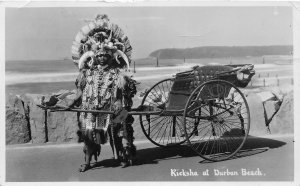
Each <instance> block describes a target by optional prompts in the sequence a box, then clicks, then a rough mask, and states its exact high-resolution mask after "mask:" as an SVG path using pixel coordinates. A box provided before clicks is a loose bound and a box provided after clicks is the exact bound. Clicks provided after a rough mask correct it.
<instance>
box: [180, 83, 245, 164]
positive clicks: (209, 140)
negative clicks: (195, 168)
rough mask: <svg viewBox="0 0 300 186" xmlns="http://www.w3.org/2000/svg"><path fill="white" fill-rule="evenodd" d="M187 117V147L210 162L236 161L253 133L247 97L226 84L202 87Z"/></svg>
mask: <svg viewBox="0 0 300 186" xmlns="http://www.w3.org/2000/svg"><path fill="white" fill-rule="evenodd" d="M183 117H184V118H183V123H184V131H185V136H186V140H187V143H188V144H189V146H190V147H191V148H192V150H193V151H195V152H196V153H197V154H198V155H199V156H201V157H202V158H204V159H205V160H209V161H222V160H226V159H229V158H232V157H233V156H234V155H235V154H236V153H238V151H239V150H240V149H241V148H242V147H243V145H244V143H245V141H246V139H247V136H248V134H249V130H250V111H249V106H248V103H247V100H246V98H245V96H244V95H243V93H242V92H241V91H240V90H239V89H238V88H237V87H236V86H235V85H233V84H232V83H230V82H228V81H224V80H211V81H207V82H205V83H203V84H201V85H200V86H198V87H197V88H196V89H195V90H194V91H193V92H192V94H191V95H190V97H189V99H188V101H187V103H186V106H185V110H184V113H183ZM195 118H198V123H197V124H195V125H194V131H193V134H194V135H193V136H192V137H190V129H189V126H191V125H190V123H191V122H194V121H195ZM195 134H197V135H195Z"/></svg>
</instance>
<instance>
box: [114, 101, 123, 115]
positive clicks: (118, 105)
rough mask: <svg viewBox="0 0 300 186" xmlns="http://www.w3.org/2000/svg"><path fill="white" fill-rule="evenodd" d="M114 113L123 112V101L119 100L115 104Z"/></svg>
mask: <svg viewBox="0 0 300 186" xmlns="http://www.w3.org/2000/svg"><path fill="white" fill-rule="evenodd" d="M113 107H114V111H115V112H116V113H118V112H119V111H121V110H122V102H121V100H117V101H116V102H115V103H114V106H113Z"/></svg>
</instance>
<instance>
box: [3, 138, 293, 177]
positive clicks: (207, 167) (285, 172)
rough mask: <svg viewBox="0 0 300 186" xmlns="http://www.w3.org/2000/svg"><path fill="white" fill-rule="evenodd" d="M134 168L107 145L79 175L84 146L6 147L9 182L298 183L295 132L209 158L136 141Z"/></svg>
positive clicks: (183, 147)
mask: <svg viewBox="0 0 300 186" xmlns="http://www.w3.org/2000/svg"><path fill="white" fill-rule="evenodd" d="M135 144H136V146H137V149H138V151H137V157H136V158H137V159H136V161H135V164H134V166H131V167H126V168H122V167H121V166H119V165H118V163H117V162H116V161H115V160H113V159H112V151H111V149H110V146H109V145H107V144H106V145H103V146H102V152H101V155H100V159H99V160H98V162H97V163H93V168H92V169H90V170H88V171H86V172H84V173H80V172H79V171H78V168H79V167H80V165H81V164H82V163H84V159H83V152H82V146H83V144H82V143H81V144H77V143H71V144H55V143H47V144H43V145H38V144H22V145H9V146H6V182H50V181H51V182H52V181H59V182H65V181H67V182H77V181H208V182H210V181H293V180H294V136H293V135H292V134H291V135H266V136H249V138H248V139H247V141H246V143H245V145H244V146H243V148H242V150H241V151H240V152H239V153H238V154H237V156H236V157H234V158H232V159H229V160H226V161H221V162H208V161H206V160H203V159H202V158H201V157H199V156H197V155H196V154H195V153H193V152H192V151H191V150H190V148H189V147H188V146H187V145H181V146H179V147H172V148H160V147H156V146H155V145H153V144H151V143H150V142H148V141H136V142H135Z"/></svg>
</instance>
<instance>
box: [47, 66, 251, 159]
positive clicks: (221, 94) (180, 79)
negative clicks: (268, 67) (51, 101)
mask: <svg viewBox="0 0 300 186" xmlns="http://www.w3.org/2000/svg"><path fill="white" fill-rule="evenodd" d="M254 74H255V71H254V66H253V65H251V64H244V65H207V66H202V67H199V66H195V67H192V69H191V70H189V71H185V72H181V73H177V74H176V75H175V77H172V78H168V79H164V80H161V81H159V82H158V83H156V84H155V85H153V86H152V87H151V88H150V89H149V90H147V91H146V92H145V95H144V97H143V99H142V101H141V104H140V106H139V107H137V108H133V109H132V110H131V111H130V112H128V114H131V115H137V117H138V118H139V121H140V125H141V128H142V131H143V133H144V134H145V136H146V137H147V139H149V140H150V141H151V142H152V143H153V144H155V145H157V146H159V147H163V148H170V147H174V146H178V145H181V144H187V145H189V146H190V147H191V149H192V150H193V151H194V152H195V153H197V154H198V155H199V156H200V157H202V158H204V159H205V160H209V161H222V160H226V159H229V158H232V157H233V156H234V155H235V154H236V153H238V151H239V150H240V149H241V148H242V147H243V145H244V143H245V141H246V139H247V136H248V134H249V130H250V111H249V106H248V103H247V100H246V98H245V95H244V94H243V92H242V91H241V90H240V89H239V88H244V87H246V86H247V85H248V83H249V82H250V81H251V78H252V76H253V75H254ZM43 108H44V109H50V110H51V108H45V107H43ZM52 111H72V112H92V113H102V114H113V112H112V111H101V110H81V109H79V108H72V109H69V110H64V109H52Z"/></svg>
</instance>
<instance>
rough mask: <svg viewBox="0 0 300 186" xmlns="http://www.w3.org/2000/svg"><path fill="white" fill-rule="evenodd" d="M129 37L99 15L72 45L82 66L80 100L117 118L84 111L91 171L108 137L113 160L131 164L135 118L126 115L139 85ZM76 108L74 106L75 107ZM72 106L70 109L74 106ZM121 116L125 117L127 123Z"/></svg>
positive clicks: (87, 164) (83, 127) (83, 130)
mask: <svg viewBox="0 0 300 186" xmlns="http://www.w3.org/2000/svg"><path fill="white" fill-rule="evenodd" d="M131 50H132V48H131V46H130V42H129V40H128V38H127V36H125V35H124V33H123V31H122V30H121V29H120V28H119V27H118V26H117V25H116V24H112V23H110V22H109V19H108V17H107V16H106V15H97V16H96V19H95V21H94V22H91V23H89V24H88V25H87V26H85V27H83V28H82V29H81V31H80V32H79V33H78V34H77V36H76V38H75V41H74V42H73V46H72V57H73V60H74V62H75V63H77V64H78V67H79V71H80V73H79V75H78V78H77V80H76V86H77V96H76V98H75V99H74V103H75V102H77V101H78V100H81V108H82V109H83V110H106V111H114V115H113V116H111V115H107V114H95V113H90V112H82V113H81V114H80V121H81V126H80V128H81V129H80V130H79V133H78V134H79V136H80V137H81V138H82V139H83V141H84V153H85V165H83V166H82V167H81V168H80V171H82V172H83V171H86V170H87V169H88V168H90V161H91V158H92V156H94V157H95V160H96V161H97V157H98V156H99V155H100V151H101V146H100V145H101V144H104V143H106V138H107V133H108V135H109V138H110V144H111V147H112V150H113V154H114V158H115V159H118V160H119V161H120V162H121V163H122V165H123V166H128V165H129V164H132V158H133V156H134V155H135V151H136V149H135V146H134V145H133V139H134V138H133V128H132V123H133V120H134V119H133V117H132V116H131V115H128V116H127V115H126V113H127V112H128V111H130V109H131V107H132V97H133V96H134V95H135V94H136V87H135V81H134V80H132V79H131V78H130V76H128V75H126V73H127V72H126V71H127V70H128V68H129V64H130V61H131V60H130V58H131ZM74 103H73V104H74ZM73 104H71V106H72V105H73ZM122 115H123V116H125V117H124V119H120V118H122Z"/></svg>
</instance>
